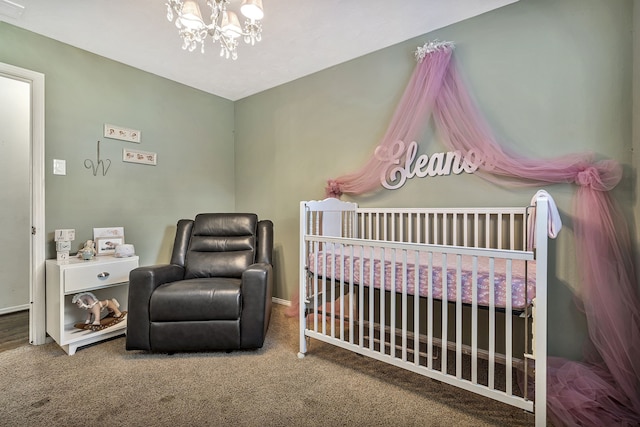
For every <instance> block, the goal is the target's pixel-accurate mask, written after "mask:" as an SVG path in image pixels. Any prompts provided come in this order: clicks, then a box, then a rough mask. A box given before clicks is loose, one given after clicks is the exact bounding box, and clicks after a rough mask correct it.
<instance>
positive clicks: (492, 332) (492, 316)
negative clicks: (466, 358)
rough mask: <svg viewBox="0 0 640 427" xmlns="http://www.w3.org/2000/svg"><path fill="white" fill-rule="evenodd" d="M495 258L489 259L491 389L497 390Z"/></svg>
mask: <svg viewBox="0 0 640 427" xmlns="http://www.w3.org/2000/svg"><path fill="white" fill-rule="evenodd" d="M494 274H495V258H493V257H492V258H489V388H490V389H492V390H493V389H494V388H495V361H496V307H495V304H496V298H495V281H494Z"/></svg>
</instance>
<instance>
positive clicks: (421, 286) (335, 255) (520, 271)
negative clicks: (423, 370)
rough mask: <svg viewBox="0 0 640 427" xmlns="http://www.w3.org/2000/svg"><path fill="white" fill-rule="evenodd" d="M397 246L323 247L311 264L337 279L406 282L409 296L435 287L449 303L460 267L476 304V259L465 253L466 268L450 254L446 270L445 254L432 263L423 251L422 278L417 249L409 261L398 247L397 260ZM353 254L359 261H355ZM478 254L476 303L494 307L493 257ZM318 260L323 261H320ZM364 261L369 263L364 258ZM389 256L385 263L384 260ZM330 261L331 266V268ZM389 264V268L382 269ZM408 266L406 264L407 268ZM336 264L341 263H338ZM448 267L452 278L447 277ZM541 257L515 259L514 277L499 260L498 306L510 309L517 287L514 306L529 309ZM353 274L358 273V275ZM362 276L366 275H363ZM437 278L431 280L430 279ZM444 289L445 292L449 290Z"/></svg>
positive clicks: (465, 293) (398, 287) (467, 295)
mask: <svg viewBox="0 0 640 427" xmlns="http://www.w3.org/2000/svg"><path fill="white" fill-rule="evenodd" d="M393 252H394V251H393V250H389V249H387V250H384V251H383V250H382V249H381V248H378V247H376V248H373V249H372V250H370V249H369V248H360V247H355V248H354V251H353V254H354V255H353V256H351V251H350V249H348V248H347V247H345V248H343V250H342V252H341V250H340V249H336V250H335V251H331V250H329V251H319V252H316V253H310V254H309V262H308V265H307V268H308V269H309V271H310V272H311V273H314V274H315V273H316V272H317V274H318V275H319V276H322V277H325V278H328V279H330V278H333V279H334V280H336V281H341V280H344V282H347V283H348V282H349V281H351V280H353V283H354V284H357V285H363V286H367V287H368V286H371V285H372V282H373V286H374V287H376V288H381V287H383V286H384V289H385V290H387V291H391V290H392V289H393V288H395V291H396V292H398V293H402V292H403V289H404V286H405V285H404V284H405V283H406V292H407V293H408V294H409V295H416V292H415V289H416V284H417V285H418V290H419V293H418V294H419V295H420V296H421V297H427V296H429V288H430V286H431V296H432V298H434V299H438V300H442V299H443V294H446V298H447V300H449V301H456V300H457V285H456V284H457V280H458V270H460V288H461V299H462V302H463V303H465V304H472V303H473V288H474V283H473V274H474V266H473V264H474V260H473V258H474V257H471V256H466V255H463V256H461V262H460V268H458V264H457V260H456V256H454V255H449V256H448V257H447V264H446V268H443V260H442V257H441V255H440V254H434V255H433V257H432V259H431V261H429V254H428V253H426V252H418V254H419V255H418V269H417V277H416V267H415V265H416V262H415V261H416V260H415V252H411V251H410V252H408V253H407V256H406V262H404V261H403V255H401V253H400V252H401V251H397V253H396V257H395V262H394V258H393ZM351 258H353V260H352V259H351ZM475 258H477V268H476V275H477V280H476V283H475V288H476V289H477V296H476V301H477V304H478V305H479V306H485V307H488V306H490V303H491V301H490V296H491V290H490V289H491V286H490V285H491V279H490V278H491V274H490V268H489V266H490V260H489V258H487V257H475ZM316 260H317V261H316ZM363 260H364V261H363ZM383 260H384V264H383ZM372 262H373V274H371V273H372V272H371V264H372ZM325 264H326V268H325ZM382 265H384V268H382ZM405 265H406V268H405V267H404V266H405ZM334 266H335V267H334ZM443 270H444V271H446V276H445V275H443ZM535 271H536V268H535V261H528V262H525V261H523V260H512V261H511V268H510V273H511V274H510V276H511V277H510V278H509V274H508V272H507V262H506V260H505V259H501V258H495V259H494V271H493V283H494V285H493V286H494V291H493V295H494V301H493V306H494V307H499V308H506V302H507V290H508V288H509V287H510V288H511V308H512V309H513V310H523V309H524V308H526V307H527V306H528V305H529V304H530V303H531V301H532V300H533V299H534V298H535V296H536V287H535V283H536V280H535ZM352 272H353V276H352ZM361 276H362V277H361ZM429 278H431V281H429ZM443 288H444V289H445V292H443Z"/></svg>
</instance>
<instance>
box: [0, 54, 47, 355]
mask: <svg viewBox="0 0 640 427" xmlns="http://www.w3.org/2000/svg"><path fill="white" fill-rule="evenodd" d="M0 74H2V75H4V76H6V77H9V78H14V79H17V80H22V81H26V82H28V83H30V86H31V156H30V157H31V171H30V172H31V173H30V176H31V182H30V188H31V226H32V230H33V232H32V235H31V247H30V252H31V255H30V272H29V285H30V291H29V304H30V306H31V307H30V310H29V342H30V343H31V344H44V343H45V341H46V329H47V328H46V317H45V315H46V312H45V290H46V289H45V269H44V265H45V262H44V261H45V244H46V235H47V233H46V230H45V204H44V189H45V187H44V178H45V168H44V163H45V160H44V74H42V73H38V72H35V71H31V70H27V69H24V68H20V67H16V66H13V65H9V64H3V63H1V62H0Z"/></svg>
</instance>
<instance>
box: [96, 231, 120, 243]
mask: <svg viewBox="0 0 640 427" xmlns="http://www.w3.org/2000/svg"><path fill="white" fill-rule="evenodd" d="M99 237H122V238H123V239H124V227H101V228H94V229H93V240H97V239H98V238H99ZM122 243H124V242H122Z"/></svg>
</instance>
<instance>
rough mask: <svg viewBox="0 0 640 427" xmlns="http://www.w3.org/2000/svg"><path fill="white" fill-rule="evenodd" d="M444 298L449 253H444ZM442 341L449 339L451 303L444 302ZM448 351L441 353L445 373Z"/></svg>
mask: <svg viewBox="0 0 640 427" xmlns="http://www.w3.org/2000/svg"><path fill="white" fill-rule="evenodd" d="M441 268H442V300H443V301H446V300H447V296H448V295H449V289H448V284H447V254H446V253H444V254H442V264H441ZM441 337H442V341H446V340H448V339H449V305H448V304H446V303H442V335H441ZM447 353H448V352H447V351H444V350H443V351H441V352H440V355H441V357H442V364H441V365H440V370H441V371H442V373H443V374H446V373H447V363H448V362H447V356H448V354H447Z"/></svg>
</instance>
